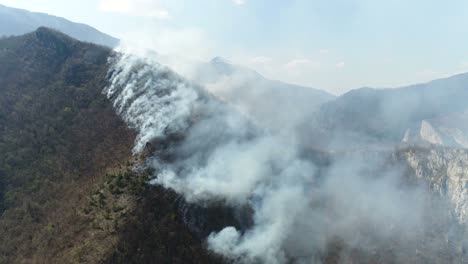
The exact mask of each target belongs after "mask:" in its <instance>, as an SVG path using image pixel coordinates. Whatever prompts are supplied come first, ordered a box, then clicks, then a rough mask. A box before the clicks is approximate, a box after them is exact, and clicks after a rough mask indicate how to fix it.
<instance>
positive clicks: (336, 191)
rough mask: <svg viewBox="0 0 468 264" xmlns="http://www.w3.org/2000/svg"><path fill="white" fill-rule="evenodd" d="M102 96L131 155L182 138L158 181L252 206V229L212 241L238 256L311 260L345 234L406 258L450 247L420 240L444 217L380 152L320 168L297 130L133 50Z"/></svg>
mask: <svg viewBox="0 0 468 264" xmlns="http://www.w3.org/2000/svg"><path fill="white" fill-rule="evenodd" d="M105 93H106V94H107V95H108V97H109V98H111V99H112V100H113V102H114V106H115V108H116V109H117V111H118V112H119V114H121V115H122V117H123V118H124V120H125V121H126V122H128V124H129V125H130V126H131V127H133V128H135V129H136V130H137V131H138V138H137V141H136V145H135V149H134V151H135V152H140V151H142V150H143V149H144V147H145V145H146V144H147V143H148V142H152V141H155V140H161V139H162V140H171V135H174V134H178V135H182V136H181V137H179V139H177V140H175V141H176V142H173V143H174V144H172V145H170V146H169V147H167V146H166V148H165V149H164V152H165V153H164V155H161V156H160V155H158V153H160V152H158V151H156V152H155V153H156V154H155V156H154V157H153V158H152V160H151V162H150V164H151V165H152V166H154V167H155V168H156V169H157V170H156V171H157V175H155V178H154V180H153V181H152V183H154V184H160V185H162V186H165V187H167V188H170V189H173V190H175V191H176V192H177V193H179V194H181V195H183V196H184V197H185V199H186V200H187V201H188V202H190V203H198V204H202V205H209V204H210V203H211V202H213V201H215V202H224V203H226V204H227V205H230V206H231V207H237V208H245V206H248V207H250V208H251V209H252V210H253V215H252V218H253V225H252V226H251V227H249V229H247V230H237V229H236V228H234V227H230V226H226V227H225V228H224V229H223V230H221V231H220V232H217V233H216V232H214V233H212V234H211V235H210V236H209V237H208V238H207V239H208V245H209V247H210V249H211V250H213V251H214V252H217V253H219V254H222V255H224V256H226V257H228V258H230V259H232V260H235V261H237V262H239V263H258V262H260V263H272V264H275V263H278V264H282V263H286V262H288V261H293V262H296V263H315V262H320V261H321V258H320V256H321V254H324V253H325V250H326V248H327V246H328V245H329V244H331V243H333V242H334V241H344V242H345V243H346V244H347V245H349V247H351V248H355V249H359V250H362V251H364V252H373V251H376V250H377V248H378V247H379V246H381V245H387V246H388V245H391V246H392V247H393V248H394V249H395V252H397V253H396V255H394V257H395V258H396V259H397V260H401V261H406V262H407V261H408V260H410V259H411V258H410V257H411V256H414V255H415V252H416V251H417V250H418V249H419V247H421V246H422V245H424V247H426V246H427V247H430V248H439V249H440V248H444V246H446V245H445V244H443V243H442V244H439V242H437V241H438V240H434V241H436V242H433V241H432V242H430V243H435V244H434V245H432V244H430V245H426V244H427V243H429V242H427V241H426V240H424V239H421V237H423V236H424V235H425V232H426V231H427V228H428V227H430V228H431V229H432V228H433V226H432V223H433V222H434V223H442V221H448V220H447V219H446V218H447V216H446V215H443V213H441V215H440V216H437V217H436V219H434V220H433V221H432V220H429V219H428V218H427V215H426V214H427V212H428V210H427V209H428V207H429V206H433V205H434V203H433V202H431V201H432V200H431V197H430V196H429V195H428V194H427V193H426V191H425V189H423V188H417V187H407V186H408V185H407V184H406V185H405V184H404V182H402V181H404V180H405V178H404V177H403V173H402V170H400V169H399V168H394V167H392V166H390V167H388V169H387V170H385V172H382V171H381V170H380V169H381V168H382V167H383V166H384V165H382V164H381V162H380V160H379V159H378V158H375V157H374V158H373V159H369V158H364V159H360V158H349V157H342V158H339V159H337V161H334V162H333V164H332V165H330V166H327V168H326V169H320V166H319V165H317V164H316V163H315V162H314V160H313V159H311V158H307V155H306V154H305V153H304V150H303V149H302V147H301V144H300V142H297V140H296V138H295V137H294V136H293V134H289V133H272V132H269V131H264V130H261V129H259V128H258V127H256V125H255V124H252V122H251V121H249V119H248V117H246V116H243V115H241V114H239V113H237V112H236V111H235V110H233V109H232V108H231V107H229V106H227V105H225V104H223V103H220V102H219V101H218V100H217V99H216V98H214V97H212V96H210V95H208V94H207V93H205V92H204V91H203V90H202V89H200V88H199V87H198V86H196V85H194V84H191V83H189V82H187V81H185V80H184V79H183V78H181V77H180V76H178V75H177V74H175V73H173V72H171V71H170V70H169V69H168V68H166V67H164V66H161V65H159V64H158V63H156V62H154V61H148V60H145V59H141V58H138V57H135V56H132V55H120V56H116V57H115V58H113V59H111V71H110V85H109V87H107V88H106V89H105ZM271 114H272V115H274V114H275V113H271ZM286 131H287V130H286ZM156 148H158V146H156ZM166 156H170V157H171V158H167V157H166ZM369 164H376V165H369ZM403 185H404V186H406V187H402V186H403ZM432 210H434V211H437V210H436V209H434V208H432ZM437 212H442V211H437ZM434 215H435V214H431V216H432V217H433V216H434ZM422 223H424V224H422Z"/></svg>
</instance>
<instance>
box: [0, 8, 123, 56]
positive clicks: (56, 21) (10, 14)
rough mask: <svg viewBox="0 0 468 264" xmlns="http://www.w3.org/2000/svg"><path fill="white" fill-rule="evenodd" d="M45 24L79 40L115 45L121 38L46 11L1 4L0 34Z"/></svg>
mask: <svg viewBox="0 0 468 264" xmlns="http://www.w3.org/2000/svg"><path fill="white" fill-rule="evenodd" d="M41 26H44V27H49V28H53V29H56V30H59V31H61V32H63V33H65V34H67V35H69V36H72V37H74V38H76V39H78V40H81V41H85V42H91V43H95V44H99V45H104V46H108V47H115V46H117V45H118V44H119V40H118V39H116V38H114V37H112V36H109V35H107V34H105V33H102V32H100V31H98V30H97V29H95V28H93V27H90V26H88V25H85V24H80V23H74V22H71V21H69V20H67V19H64V18H61V17H56V16H51V15H48V14H44V13H36V12H30V11H27V10H23V9H18V8H11V7H7V6H4V5H0V36H18V35H23V34H26V33H29V32H32V31H34V30H36V29H37V28H39V27H41Z"/></svg>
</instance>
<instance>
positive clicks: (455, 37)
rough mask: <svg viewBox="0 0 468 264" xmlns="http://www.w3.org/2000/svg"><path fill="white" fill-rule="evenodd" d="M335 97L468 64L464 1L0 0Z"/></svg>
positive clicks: (437, 74) (435, 75) (467, 67)
mask: <svg viewBox="0 0 468 264" xmlns="http://www.w3.org/2000/svg"><path fill="white" fill-rule="evenodd" d="M0 3H2V4H5V5H9V6H15V7H21V8H25V9H29V10H32V11H40V12H46V13H50V14H54V15H57V16H63V17H65V18H68V19H71V20H73V21H77V22H83V23H87V24H90V25H92V26H94V27H96V28H98V29H100V30H102V31H105V32H107V33H110V34H112V35H115V36H117V37H120V38H123V39H129V38H133V39H138V42H139V44H141V45H144V46H147V47H149V48H154V49H156V50H157V51H159V52H160V53H168V54H172V55H174V54H177V55H179V56H186V57H191V58H193V59H203V60H207V59H209V58H210V57H213V56H217V55H219V56H222V57H225V58H227V59H228V60H230V61H233V62H235V63H238V64H242V65H246V66H248V67H252V68H254V69H256V70H257V71H259V72H260V73H262V74H264V75H266V76H267V77H269V78H274V79H281V80H284V81H288V82H292V83H297V84H302V85H307V86H311V87H316V88H321V89H324V90H327V91H330V92H332V93H335V94H340V93H343V92H346V91H348V90H349V89H352V88H357V87H362V86H372V87H395V86H400V85H404V84H410V83H416V82H423V81H428V80H431V79H435V78H439V77H445V76H448V75H452V74H455V73H459V72H464V71H468V26H467V25H468V1H464V0H447V1H440V0H439V1H436V0H411V1H410V0H406V1H403V0H393V1H389V0H388V1H380V0H326V1H325V0H190V1H189V0H185V1H183V0H159V1H154V0H153V1H151V0H81V1H60V0H0Z"/></svg>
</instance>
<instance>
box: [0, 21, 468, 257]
mask: <svg viewBox="0 0 468 264" xmlns="http://www.w3.org/2000/svg"><path fill="white" fill-rule="evenodd" d="M222 65H224V66H226V65H229V63H226V62H222ZM224 66H223V67H219V69H223V71H227V72H229V71H230V70H229V68H228V67H226V68H224ZM252 74H253V73H252ZM460 86H462V85H460ZM269 89H271V88H269ZM278 89H279V88H278ZM403 90H404V89H403ZM448 90H450V89H448ZM444 91H445V90H444ZM360 92H361V91H360ZM417 94H418V93H417ZM449 94H450V96H452V95H453V94H451V93H449ZM439 95H440V94H439ZM440 96H442V95H440ZM373 98H375V97H374V96H371V97H366V99H363V100H362V101H361V104H364V105H371V106H372V105H374V104H373V103H372V101H373V100H374V99H373ZM390 98H392V97H390ZM440 98H441V99H443V100H446V99H447V98H451V97H440ZM403 99H404V98H403ZM423 99H424V100H422V99H421V100H422V101H423V102H430V100H429V99H431V96H428V97H424V96H423ZM339 100H343V99H342V98H341V99H340V98H338V99H337V101H339ZM346 100H348V99H346ZM382 100H383V101H380V102H379V103H380V104H384V103H385V102H384V101H385V100H384V99H382ZM442 102H443V101H441V103H442ZM453 102H454V104H453V105H451V106H450V107H448V106H447V107H445V106H444V107H443V109H441V108H437V107H435V106H430V105H429V106H430V107H428V109H433V111H432V112H430V113H437V115H438V114H439V113H440V114H441V116H444V117H443V120H444V121H437V122H436V121H434V120H433V119H431V118H430V117H431V116H430V115H417V118H415V120H418V119H419V118H422V117H425V119H423V120H428V122H431V124H432V125H433V126H436V125H435V124H438V125H437V126H436V127H439V126H440V127H442V126H444V127H449V126H451V124H452V121H450V122H449V121H445V120H453V124H456V123H457V122H458V121H456V120H457V119H456V118H458V117H456V116H457V115H456V114H454V115H452V114H451V113H452V111H455V110H458V109H459V107H460V106H457V105H456V103H455V101H453ZM334 103H336V102H334V101H329V102H328V103H327V104H334ZM278 107H281V106H278ZM324 107H329V106H328V105H325V106H324ZM451 107H453V109H452V108H451ZM351 109H352V108H351ZM376 109H380V108H376ZM434 109H435V110H434ZM274 110H275V109H273V110H272V111H274ZM283 110H284V111H288V109H283ZM436 110H437V111H436ZM445 110H447V111H445ZM321 111H323V110H321ZM421 111H422V110H421ZM425 111H428V110H425ZM275 113H276V111H274V112H273V113H272V115H274V114H275ZM302 116H303V117H307V118H308V115H307V114H306V115H302ZM421 116H422V117H421ZM350 118H353V116H352V115H351V116H350ZM362 119H365V118H364V117H362ZM307 120H309V119H306V121H305V122H307ZM356 120H359V119H356ZM437 120H439V119H437ZM348 122H349V123H350V122H351V121H348ZM417 122H419V121H417ZM409 123H412V122H409ZM284 125H285V126H288V129H293V128H292V127H289V124H284ZM402 127H404V126H402ZM293 131H294V130H293ZM290 135H291V134H290V133H284V134H283V133H281V132H279V133H275V132H271V131H268V130H267V131H265V130H264V129H263V128H262V127H261V126H260V125H259V124H258V123H255V122H251V120H250V119H249V118H246V117H245V115H242V114H239V112H238V110H237V109H236V108H233V107H231V106H230V105H229V104H226V103H224V102H222V101H220V100H219V99H218V98H217V97H216V95H213V94H210V93H209V92H207V91H205V90H204V88H203V87H202V86H199V85H197V84H194V83H193V82H191V81H189V80H187V79H185V78H184V77H182V76H180V75H179V74H177V73H175V72H173V71H172V70H170V69H169V68H167V67H164V66H163V65H161V64H159V63H157V62H155V61H153V60H150V59H148V58H141V57H137V56H135V55H131V54H121V53H116V52H113V51H111V50H110V49H109V48H106V47H103V46H99V45H94V44H91V43H84V42H80V41H78V40H76V39H73V38H71V37H69V36H67V35H65V34H62V33H60V32H58V31H55V30H52V29H48V28H43V27H42V28H39V29H38V30H36V31H34V32H32V33H28V34H26V35H23V36H18V37H9V38H4V39H1V40H0V211H1V216H0V263H113V264H114V263H242V264H251V263H275V264H276V263H277V264H286V263H314V262H319V263H324V264H332V263H463V262H466V259H467V257H468V239H467V235H466V234H467V233H468V229H467V228H466V223H467V219H468V213H467V212H468V198H467V195H466V194H467V186H468V184H467V181H468V176H467V173H466V167H467V166H468V165H467V164H468V153H467V151H466V150H461V149H456V148H450V147H441V146H438V147H436V146H433V145H423V146H413V145H406V146H403V147H395V146H394V148H392V149H389V148H382V149H380V148H368V149H366V148H360V149H356V148H347V149H345V150H343V151H329V150H328V149H320V150H316V148H314V147H311V146H310V145H308V144H306V143H305V142H303V141H301V140H298V141H296V139H295V138H291V136H290ZM369 135H370V134H361V136H362V139H363V140H365V139H366V137H372V136H369ZM309 136H310V135H309ZM395 142H397V143H396V144H399V143H400V142H399V140H398V141H395Z"/></svg>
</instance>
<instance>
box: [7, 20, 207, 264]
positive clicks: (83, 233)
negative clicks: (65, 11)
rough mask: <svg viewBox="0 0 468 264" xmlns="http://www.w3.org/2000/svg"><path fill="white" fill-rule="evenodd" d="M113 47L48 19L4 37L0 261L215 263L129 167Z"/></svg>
mask: <svg viewBox="0 0 468 264" xmlns="http://www.w3.org/2000/svg"><path fill="white" fill-rule="evenodd" d="M110 53H111V51H110V50H109V49H107V48H104V47H100V46H96V45H92V44H87V43H82V42H78V41H76V40H74V39H71V38H69V37H68V36H66V35H63V34H61V33H59V32H55V31H53V30H50V29H47V28H40V29H38V30H37V31H35V32H33V33H30V34H27V35H24V36H21V37H13V38H4V39H1V40H0V212H1V217H0V263H107V262H109V263H129V262H134V263H154V261H157V262H158V263H190V262H192V263H203V262H209V263H212V262H213V260H212V259H211V260H210V257H209V256H208V255H206V251H204V250H203V249H202V244H201V243H200V241H197V240H196V239H195V238H193V237H192V235H190V233H189V232H188V231H187V229H186V228H185V227H184V226H183V225H182V223H181V221H180V219H178V217H177V213H176V208H175V207H174V206H172V204H174V203H173V200H174V199H176V198H177V197H176V196H175V195H174V194H173V193H171V192H167V191H164V190H162V189H160V188H150V187H149V186H147V184H146V180H147V178H148V174H147V173H144V172H141V173H135V172H133V171H132V170H131V167H132V166H133V165H134V164H135V163H136V162H138V160H136V159H135V158H133V157H132V156H131V148H132V146H133V141H134V136H135V135H134V132H133V131H131V130H129V129H128V128H127V127H126V125H125V124H124V123H123V122H122V121H121V120H120V119H119V117H118V116H117V115H116V114H115V112H114V110H113V108H112V105H111V103H110V102H109V101H108V100H107V98H105V96H104V95H103V94H102V93H101V91H102V88H103V87H104V86H105V85H106V82H105V80H106V75H107V70H108V68H107V58H108V56H109V55H110ZM171 202H172V203H171ZM168 241H173V242H171V243H169V244H168Z"/></svg>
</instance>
